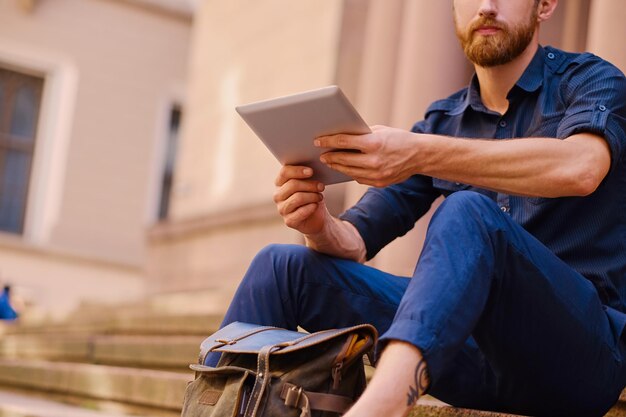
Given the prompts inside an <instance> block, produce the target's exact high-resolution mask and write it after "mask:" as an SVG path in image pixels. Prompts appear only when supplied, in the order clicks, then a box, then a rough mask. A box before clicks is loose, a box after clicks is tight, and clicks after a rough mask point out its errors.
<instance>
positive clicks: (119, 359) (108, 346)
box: [0, 333, 205, 370]
mask: <svg viewBox="0 0 626 417" xmlns="http://www.w3.org/2000/svg"><path fill="white" fill-rule="evenodd" d="M204 338H205V336H184V335H183V336H137V335H95V336H90V335H86V334H72V333H70V334H61V335H58V334H57V335H52V334H43V335H35V334H12V335H7V336H4V337H3V338H2V339H0V358H4V359H44V360H53V361H65V362H83V363H94V364H106V365H123V366H131V367H139V368H153V369H170V368H171V369H179V370H187V369H188V365H189V364H190V363H195V362H196V361H197V358H198V352H199V346H200V343H201V342H202V340H204Z"/></svg>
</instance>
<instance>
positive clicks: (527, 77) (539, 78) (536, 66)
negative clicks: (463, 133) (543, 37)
mask: <svg viewBox="0 0 626 417" xmlns="http://www.w3.org/2000/svg"><path fill="white" fill-rule="evenodd" d="M544 64H545V50H544V48H543V47H542V46H539V48H537V52H535V56H534V57H533V59H532V60H531V61H530V63H529V64H528V66H527V67H526V69H525V70H524V72H523V73H522V76H521V77H520V78H519V80H517V82H516V83H515V86H514V87H513V88H512V89H511V91H509V94H508V95H507V97H510V96H511V92H512V91H513V90H515V87H519V88H521V89H522V90H524V91H526V92H528V93H532V92H534V91H537V90H538V89H539V87H541V86H542V85H543V68H544ZM468 107H471V108H472V109H474V110H476V111H480V112H490V111H489V110H488V109H487V108H486V107H485V106H484V104H483V102H482V100H481V98H480V84H479V82H478V77H477V76H476V74H474V76H473V77H472V80H471V82H470V83H469V86H468V87H467V93H466V94H465V99H464V100H462V101H461V102H460V103H459V105H458V106H456V107H455V108H453V109H452V110H450V111H449V112H448V114H450V115H452V116H455V115H459V114H462V113H463V112H465V110H467V108H468Z"/></svg>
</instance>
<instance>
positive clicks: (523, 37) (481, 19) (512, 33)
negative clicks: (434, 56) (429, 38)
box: [454, 0, 538, 67]
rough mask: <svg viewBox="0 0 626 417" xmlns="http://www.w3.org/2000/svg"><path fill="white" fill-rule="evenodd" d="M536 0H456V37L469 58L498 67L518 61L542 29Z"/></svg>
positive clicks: (482, 64) (483, 64) (477, 62)
mask: <svg viewBox="0 0 626 417" xmlns="http://www.w3.org/2000/svg"><path fill="white" fill-rule="evenodd" d="M537 17H538V11H537V2H536V1H535V0H454V22H455V25H456V34H457V37H458V38H459V41H460V42H461V46H462V47H463V51H464V52H465V55H466V56H467V58H468V59H469V60H470V61H472V62H473V63H474V64H476V65H478V66H481V67H494V66H497V65H503V64H506V63H508V62H511V61H512V60H513V59H515V58H517V57H518V56H519V55H520V54H521V53H522V52H524V50H525V49H526V47H528V45H529V44H530V42H531V41H532V39H533V36H534V34H535V31H536V30H537V26H538V18H537Z"/></svg>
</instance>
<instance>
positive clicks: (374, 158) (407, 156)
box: [315, 126, 419, 187]
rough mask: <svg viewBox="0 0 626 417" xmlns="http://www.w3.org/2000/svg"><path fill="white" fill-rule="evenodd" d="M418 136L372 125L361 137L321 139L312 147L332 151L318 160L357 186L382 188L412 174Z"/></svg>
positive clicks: (413, 172)
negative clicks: (344, 175)
mask: <svg viewBox="0 0 626 417" xmlns="http://www.w3.org/2000/svg"><path fill="white" fill-rule="evenodd" d="M418 145H419V142H418V137H417V135H414V134H413V133H411V132H407V131H405V130H401V129H395V128H391V127H386V126H373V127H372V133H369V134H365V135H344V134H340V135H334V136H323V137H320V138H317V139H316V140H315V146H318V147H321V148H330V149H333V151H331V152H326V153H324V154H323V155H322V156H321V157H320V160H321V161H322V162H323V163H325V164H326V165H328V166H329V167H330V168H332V169H334V170H337V171H339V172H342V173H344V174H346V175H348V176H350V177H352V178H354V179H355V180H356V181H357V182H359V183H361V184H367V185H373V186H375V187H385V186H387V185H390V184H396V183H399V182H402V181H404V180H406V179H407V178H409V177H410V176H411V175H413V174H415V173H416V169H415V162H416V157H417V155H418ZM355 151H359V152H355Z"/></svg>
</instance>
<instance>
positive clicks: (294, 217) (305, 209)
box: [283, 203, 317, 228]
mask: <svg viewBox="0 0 626 417" xmlns="http://www.w3.org/2000/svg"><path fill="white" fill-rule="evenodd" d="M315 210H317V203H311V204H306V205H304V206H301V207H299V208H298V209H297V210H295V211H293V212H292V213H290V214H287V215H285V216H283V221H284V223H285V225H286V226H287V227H291V228H297V227H298V226H299V225H300V224H301V223H302V222H303V221H305V220H306V219H308V218H309V217H310V216H311V215H312V214H313V213H314V212H315Z"/></svg>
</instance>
